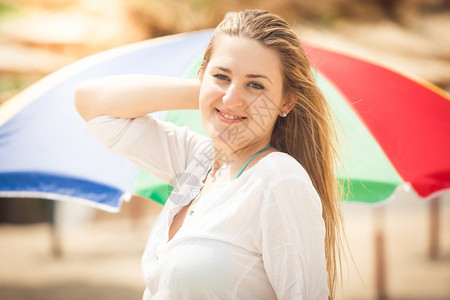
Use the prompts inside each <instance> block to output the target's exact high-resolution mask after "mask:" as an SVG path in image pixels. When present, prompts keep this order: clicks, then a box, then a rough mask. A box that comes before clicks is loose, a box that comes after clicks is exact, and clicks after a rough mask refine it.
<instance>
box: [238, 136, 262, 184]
mask: <svg viewBox="0 0 450 300" xmlns="http://www.w3.org/2000/svg"><path fill="white" fill-rule="evenodd" d="M269 147H270V143H269V145H267V146H266V147H264V149H261V150H259V151H258V152H256V153H255V154H253V155H252V157H250V159H249V160H247V162H246V163H245V165H244V166H243V167H242V169H241V170H240V171H239V173H238V174H237V175H236V178H238V177H239V176H241V174H242V172H244V170H245V168H246V167H247V165H248V164H249V163H250V162H251V161H252V159H254V158H255V157H256V156H257V155H258V154H260V153H261V152H263V151H265V150H267V149H268V148H269Z"/></svg>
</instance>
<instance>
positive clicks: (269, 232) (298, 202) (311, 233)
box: [260, 175, 328, 299]
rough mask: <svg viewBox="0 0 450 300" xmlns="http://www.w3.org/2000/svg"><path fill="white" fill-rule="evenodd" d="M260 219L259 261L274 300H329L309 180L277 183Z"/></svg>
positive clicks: (318, 208) (320, 226)
mask: <svg viewBox="0 0 450 300" xmlns="http://www.w3.org/2000/svg"><path fill="white" fill-rule="evenodd" d="M265 198H266V199H265V200H266V202H265V203H264V208H263V212H262V214H263V215H262V218H261V221H260V222H261V223H260V224H261V229H262V237H261V239H262V241H261V245H262V249H261V251H262V259H263V262H264V268H265V270H266V272H267V275H268V278H269V281H270V283H271V285H272V287H273V289H274V291H275V293H276V295H277V298H278V299H327V298H328V287H327V271H326V263H325V246H324V239H325V225H324V221H323V218H322V205H321V202H320V199H319V196H318V195H317V193H316V191H315V189H314V187H313V185H312V184H311V182H310V181H309V179H306V178H303V177H301V176H298V175H289V177H287V176H283V177H281V178H277V180H275V181H273V182H272V183H271V185H270V188H269V189H267V192H266V197H265Z"/></svg>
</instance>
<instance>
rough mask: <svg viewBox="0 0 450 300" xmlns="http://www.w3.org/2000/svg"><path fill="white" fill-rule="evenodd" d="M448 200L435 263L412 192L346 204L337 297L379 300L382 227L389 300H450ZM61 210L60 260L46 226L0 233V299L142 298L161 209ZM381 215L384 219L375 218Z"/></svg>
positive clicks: (425, 220)
mask: <svg viewBox="0 0 450 300" xmlns="http://www.w3.org/2000/svg"><path fill="white" fill-rule="evenodd" d="M449 196H450V195H446V197H445V198H442V199H441V201H440V203H441V206H440V220H441V223H440V226H439V229H440V252H439V256H438V258H437V259H436V260H432V259H430V258H429V257H428V245H429V243H428V238H429V203H427V202H424V201H421V200H420V199H418V198H416V197H414V195H410V194H406V193H403V194H402V193H401V194H399V195H398V196H397V197H396V199H395V200H392V201H391V202H389V203H388V204H387V205H384V206H382V207H381V208H380V207H373V206H367V205H362V204H357V203H347V204H346V205H345V208H344V214H345V227H346V232H347V237H348V244H349V248H350V249H351V253H352V255H353V258H354V262H352V259H351V258H350V256H349V255H347V256H348V262H347V266H345V263H344V266H345V267H344V272H343V274H344V276H343V277H344V280H343V289H342V290H341V291H340V292H339V297H338V298H339V299H376V295H377V294H376V289H375V255H374V232H375V228H376V226H377V224H378V225H380V224H381V225H382V227H383V228H384V232H385V235H384V236H385V243H386V244H385V247H384V249H385V255H386V276H385V282H386V291H387V296H388V298H389V299H450V197H449ZM63 208H64V210H63V211H65V212H64V213H59V215H60V217H61V216H64V220H62V221H61V218H60V221H59V222H58V224H59V225H58V228H59V230H58V232H59V237H60V245H61V246H62V250H63V255H62V256H61V257H59V258H57V257H55V256H54V255H53V254H52V231H51V227H50V226H49V225H48V224H45V223H41V224H34V225H2V226H0V245H1V247H0V266H1V267H0V299H10V300H16V299H35V300H41V299H46V300H53V299H55V300H56V299H66V300H71V299H112V300H114V299H140V298H141V295H142V291H143V288H144V283H143V279H142V276H141V273H140V257H141V254H142V251H143V248H144V245H145V242H146V239H147V234H148V231H149V230H150V228H151V225H152V223H153V221H154V219H155V216H156V214H157V213H158V211H159V209H160V206H159V205H157V204H154V203H152V202H150V201H147V200H141V199H134V200H132V201H131V203H127V204H124V207H123V210H122V212H121V213H119V214H108V213H104V212H95V211H92V210H91V209H87V208H84V207H81V206H77V205H75V206H74V205H65V206H63ZM380 209H382V210H384V219H381V218H380V214H377V211H378V212H379V210H380ZM60 211H61V210H60ZM82 212H83V213H82ZM92 213H94V215H93V218H92V220H91V221H86V219H89V218H86V216H89V215H92ZM80 216H84V219H85V220H84V221H82V219H83V218H81V219H80ZM77 218H78V220H76V219H77ZM357 270H358V271H359V273H360V275H358V271H357Z"/></svg>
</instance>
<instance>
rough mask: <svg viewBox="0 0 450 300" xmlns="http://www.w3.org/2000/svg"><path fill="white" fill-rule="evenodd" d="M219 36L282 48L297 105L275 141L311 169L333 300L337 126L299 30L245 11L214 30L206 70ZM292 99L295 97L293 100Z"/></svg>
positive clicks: (286, 87)
mask: <svg viewBox="0 0 450 300" xmlns="http://www.w3.org/2000/svg"><path fill="white" fill-rule="evenodd" d="M220 35H228V36H237V37H244V38H249V39H252V40H256V41H258V42H260V43H261V44H262V45H264V46H265V47H268V48H271V49H274V50H276V51H277V52H278V54H279V57H280V61H281V66H282V73H283V96H284V97H285V99H288V102H290V103H291V104H292V102H295V105H294V107H293V109H292V110H291V111H290V113H289V114H288V115H287V116H286V117H285V118H282V117H279V118H278V119H277V121H276V123H275V127H274V130H273V132H272V138H271V144H272V145H273V146H274V147H275V148H277V149H278V150H280V151H282V152H285V153H288V154H289V155H291V156H292V157H294V158H295V159H296V160H297V161H298V162H299V163H300V164H301V165H302V166H303V167H304V168H305V170H306V171H307V172H308V174H309V176H310V178H311V180H312V182H313V185H314V187H315V189H316V191H317V193H318V194H319V196H320V199H321V202H322V217H323V219H324V222H325V229H326V235H325V256H326V262H327V272H328V287H329V290H330V299H334V296H335V287H336V282H337V274H338V261H339V262H340V251H341V250H340V239H341V238H340V233H341V230H342V215H341V210H340V201H339V195H338V182H337V180H336V177H335V167H336V166H335V165H336V164H335V161H336V157H337V155H336V151H335V147H334V146H333V145H334V141H335V131H334V127H333V124H332V116H331V112H330V109H329V107H328V105H327V102H326V100H325V98H324V96H323V95H322V93H321V91H320V89H319V88H318V86H317V84H316V82H315V79H314V76H313V74H312V72H311V66H310V63H309V61H308V58H307V57H306V54H305V52H304V50H303V48H302V46H301V44H300V42H299V40H298V37H297V35H296V34H295V32H294V31H293V30H291V29H290V27H289V25H288V23H287V22H286V21H284V20H283V19H282V18H280V17H279V16H277V15H275V14H272V13H270V12H268V11H264V10H257V9H252V10H243V11H241V12H239V13H236V14H233V15H231V16H229V17H227V18H226V19H224V20H223V21H222V22H221V23H220V24H219V25H218V26H217V27H216V29H215V31H214V35H213V37H212V39H211V42H210V43H209V45H208V47H207V49H206V52H205V55H204V58H203V61H202V65H201V67H200V68H201V69H203V70H204V69H206V66H207V65H208V63H209V60H210V59H211V56H212V53H213V51H214V45H215V41H216V39H217V38H218V37H219V36H220ZM291 101H292V102H291Z"/></svg>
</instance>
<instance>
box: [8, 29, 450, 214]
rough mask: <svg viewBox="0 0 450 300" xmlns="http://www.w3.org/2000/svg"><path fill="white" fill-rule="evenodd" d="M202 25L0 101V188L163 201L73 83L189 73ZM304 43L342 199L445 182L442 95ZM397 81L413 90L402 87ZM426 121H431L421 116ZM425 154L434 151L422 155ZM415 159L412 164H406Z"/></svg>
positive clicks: (111, 201)
mask: <svg viewBox="0 0 450 300" xmlns="http://www.w3.org/2000/svg"><path fill="white" fill-rule="evenodd" d="M211 34H212V32H211V31H203V32H197V33H191V34H184V35H177V36H171V37H167V38H162V39H154V40H149V41H146V42H141V43H137V44H134V45H130V46H126V47H121V48H118V49H115V50H110V51H107V52H105V53H101V54H98V55H94V56H92V57H89V58H87V59H84V60H81V61H79V62H77V63H74V64H72V65H71V66H68V67H66V68H63V69H62V70H60V71H58V72H56V73H54V74H52V75H51V76H49V77H47V78H45V79H44V80H42V81H41V82H39V83H37V84H35V85H34V86H32V87H31V88H29V89H27V90H26V91H24V92H23V93H21V94H20V95H18V96H16V97H14V98H13V99H11V100H10V101H9V103H8V104H7V105H3V106H2V107H0V197H38V198H46V199H56V200H71V201H81V202H84V203H88V204H90V205H94V206H96V207H99V208H102V209H106V210H108V211H118V210H119V209H120V203H121V200H122V199H123V198H125V196H126V195H128V192H130V191H131V192H134V193H138V194H140V195H143V196H145V197H148V198H151V199H153V200H156V201H158V202H161V203H164V202H165V200H166V199H167V196H168V194H169V193H170V191H171V187H170V186H168V185H167V184H165V183H163V182H161V181H158V180H157V179H155V178H154V177H153V176H151V175H150V174H148V173H146V172H145V171H142V170H137V169H136V168H135V167H134V166H133V165H131V164H130V163H129V162H128V161H126V160H125V159H123V158H122V157H120V156H119V155H117V154H114V153H109V152H107V151H106V150H105V149H103V148H102V146H101V145H100V144H99V143H98V142H97V141H96V140H95V139H94V138H93V136H92V135H91V134H90V133H89V132H88V130H87V128H86V126H85V124H84V121H83V120H82V119H81V117H79V116H78V114H77V113H76V111H75V108H74V106H73V100H72V99H73V96H72V94H73V90H74V87H75V86H76V85H77V84H78V83H80V82H82V81H85V80H88V79H92V78H96V77H102V76H109V75H117V74H124V73H140V74H159V75H168V76H186V77H195V76H196V71H197V67H198V65H199V61H200V58H199V57H200V56H201V54H202V53H203V51H204V49H205V47H206V45H207V43H208V41H209V39H210V37H211ZM306 49H307V51H308V55H309V57H310V58H312V59H313V61H314V62H315V65H317V66H319V67H318V68H317V70H318V72H317V80H318V83H319V86H320V88H321V89H322V91H323V92H324V94H325V95H326V97H327V100H328V101H329V103H330V105H331V107H332V108H333V111H334V112H335V114H336V117H337V119H338V122H337V127H338V129H339V134H340V140H341V148H340V156H341V158H342V161H343V166H344V167H343V168H342V169H340V170H339V172H338V174H337V175H338V177H339V178H341V179H343V180H347V179H348V181H349V183H350V187H351V191H350V197H349V198H350V200H356V201H363V202H369V203H374V202H378V201H381V200H384V199H386V198H388V197H389V196H390V195H391V194H392V193H393V192H394V190H395V189H396V188H397V187H398V186H399V185H401V184H402V183H405V182H411V183H412V185H413V187H414V189H416V190H417V191H418V193H419V194H420V195H421V196H424V197H429V196H431V195H433V194H435V193H437V192H439V191H443V190H446V189H449V188H450V185H449V180H448V177H449V170H450V168H449V164H448V163H449V160H448V159H445V158H443V157H442V153H450V150H449V142H448V141H449V140H450V139H448V132H450V131H449V130H448V127H449V121H448V120H447V119H448V118H447V119H444V117H445V116H449V115H450V111H449V109H450V102H449V101H448V96H446V95H444V94H442V93H440V92H436V90H435V89H433V88H428V87H426V86H423V85H421V84H418V83H417V82H415V81H413V80H410V79H408V78H406V77H403V76H401V75H399V74H396V73H395V72H392V71H390V70H387V69H385V68H381V67H379V66H376V65H373V64H370V63H368V62H366V61H363V60H359V59H356V58H352V57H348V56H346V55H342V54H336V53H334V52H330V51H327V50H323V49H319V48H312V47H308V46H307V47H306ZM334 54H335V55H334ZM333 55H334V56H333ZM346 64H348V66H347V65H346ZM358 66H365V68H362V69H358V68H357V67H358ZM372 68H374V69H372ZM342 70H345V72H343V71H342ZM374 70H375V71H376V72H375V71H374ZM364 72H369V73H370V74H365V73H364ZM372 73H373V74H372ZM374 74H376V76H375V75H374ZM392 74H394V75H392ZM363 79H364V80H363ZM355 86H357V87H355ZM365 86H367V89H365ZM374 89H378V90H376V91H374ZM398 89H407V90H410V89H411V90H413V91H415V89H419V90H422V89H423V91H422V93H418V92H412V93H410V94H405V95H404V94H398V92H397V90H398ZM401 97H410V98H407V99H404V98H402V99H401V100H399V98H401ZM366 99H370V101H369V102H367V100H366ZM380 99H381V100H380ZM397 101H400V102H399V103H400V104H399V103H397ZM394 102H395V103H394ZM436 103H439V104H436ZM378 106H383V108H379V107H378ZM404 106H408V107H404ZM429 106H430V107H429ZM413 107H415V110H413ZM424 107H427V108H426V109H424ZM386 111H387V112H390V113H387V112H386ZM413 112H414V113H415V115H411V114H413ZM416 113H417V114H416ZM399 115H406V117H400V116H399ZM409 116H410V117H409ZM163 118H164V119H165V120H168V121H171V122H174V123H176V124H178V125H186V126H189V127H190V128H191V129H193V130H194V131H197V132H200V133H203V134H204V129H203V128H202V126H201V124H200V118H199V115H198V112H196V111H175V112H167V113H165V114H164V116H163ZM413 119H414V120H415V121H414V122H412V120H413ZM370 120H375V121H376V122H372V121H370ZM405 120H407V121H408V122H412V123H413V124H410V123H407V124H406V123H405V122H406V121H405ZM434 122H436V124H438V126H434V125H433V126H429V123H433V124H434ZM374 124H375V125H374ZM411 126H412V127H411ZM398 127H401V128H400V129H399V128H398ZM374 128H375V129H374ZM410 128H413V129H412V130H413V131H414V132H415V133H417V134H418V135H420V136H421V137H422V139H421V143H422V145H418V144H417V143H410V140H411V139H414V136H416V135H415V134H408V130H409V129H410ZM385 131H389V132H385ZM380 132H381V135H380ZM383 134H384V135H383ZM386 135H387V136H388V137H389V138H385V136H386ZM435 140H438V141H439V143H438V144H435V143H434V142H433V141H435ZM386 144H387V145H386ZM424 145H426V146H424ZM419 146H420V147H419ZM435 147H440V150H436V148H435ZM422 148H428V149H426V151H422ZM393 149H394V150H395V151H394V150H393ZM435 150H436V151H435ZM410 152H416V153H415V154H414V155H413V154H412V153H410ZM150 153H151V149H150ZM393 153H394V154H393ZM434 153H439V155H434ZM430 159H436V160H435V161H433V162H432V163H430V164H427V161H428V160H430ZM397 160H400V161H401V163H399V162H398V161H397ZM417 162H418V163H419V164H418V165H420V168H416V167H414V166H415V164H416V163H417ZM404 165H407V168H405V167H404ZM424 166H425V167H424ZM418 170H419V171H418Z"/></svg>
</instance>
